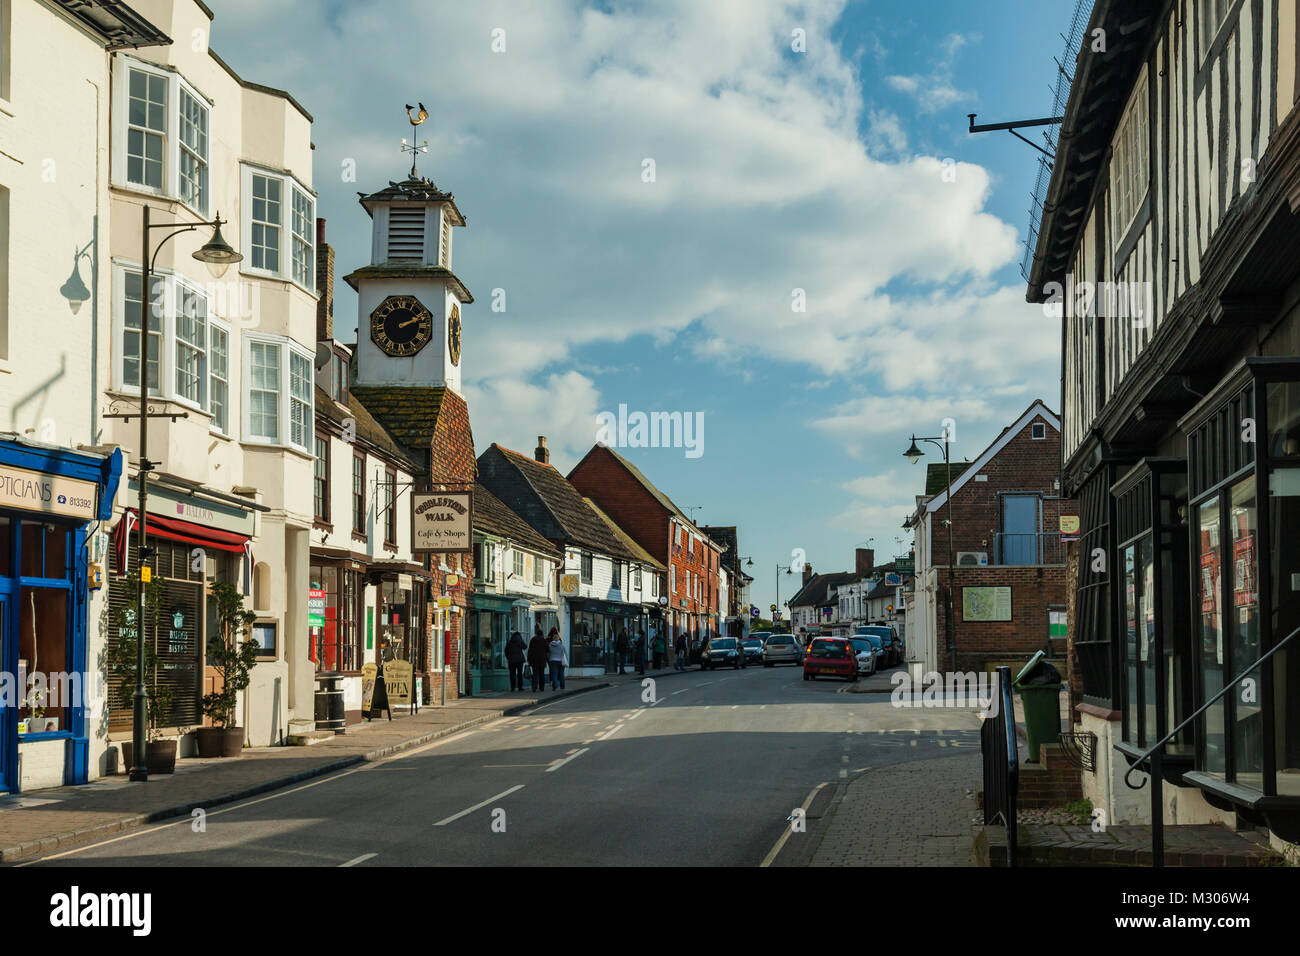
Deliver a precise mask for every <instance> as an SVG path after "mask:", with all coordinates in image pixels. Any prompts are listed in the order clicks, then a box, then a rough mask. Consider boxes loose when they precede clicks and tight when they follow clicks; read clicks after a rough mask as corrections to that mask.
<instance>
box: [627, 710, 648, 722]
mask: <svg viewBox="0 0 1300 956" xmlns="http://www.w3.org/2000/svg"><path fill="white" fill-rule="evenodd" d="M644 713H645V711H644V710H638V711H637V712H636V713H635V714H633V715H632V716H631V717H629V718H628V720H636V719H637V718H638V717H640V716H641V715H642V714H644Z"/></svg>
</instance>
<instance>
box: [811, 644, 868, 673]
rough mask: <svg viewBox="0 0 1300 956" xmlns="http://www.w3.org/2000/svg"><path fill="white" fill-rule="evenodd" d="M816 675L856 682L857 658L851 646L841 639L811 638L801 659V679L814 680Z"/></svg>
mask: <svg viewBox="0 0 1300 956" xmlns="http://www.w3.org/2000/svg"><path fill="white" fill-rule="evenodd" d="M818 674H822V675H830V676H832V677H843V678H844V679H845V680H847V681H857V679H858V657H857V654H856V653H855V652H854V649H853V645H852V644H851V643H849V641H848V640H846V639H845V638H842V637H815V638H813V639H812V641H811V642H810V643H809V645H808V653H807V654H805V655H804V658H803V679H804V680H816V679H817V675H818Z"/></svg>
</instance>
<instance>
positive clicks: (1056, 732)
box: [1012, 651, 1061, 763]
mask: <svg viewBox="0 0 1300 956" xmlns="http://www.w3.org/2000/svg"><path fill="white" fill-rule="evenodd" d="M1044 657H1045V655H1044V653H1043V652H1042V651H1038V652H1037V653H1035V654H1034V656H1033V657H1031V658H1030V659H1029V663H1028V664H1026V665H1025V667H1024V669H1023V670H1022V671H1021V672H1020V673H1019V674H1017V675H1016V679H1015V680H1014V681H1013V682H1012V685H1013V686H1014V687H1015V689H1016V693H1017V694H1019V695H1020V703H1021V705H1022V706H1023V707H1024V709H1025V737H1026V743H1027V745H1028V749H1029V761H1028V762H1029V763H1038V748H1039V747H1041V746H1042V745H1043V744H1053V743H1056V741H1057V740H1058V739H1059V738H1060V735H1061V672H1060V671H1058V670H1057V669H1056V668H1055V667H1053V666H1052V664H1051V663H1050V662H1048V661H1046V660H1044V659H1043V658H1044Z"/></svg>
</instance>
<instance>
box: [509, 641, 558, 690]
mask: <svg viewBox="0 0 1300 956" xmlns="http://www.w3.org/2000/svg"><path fill="white" fill-rule="evenodd" d="M506 664H507V665H508V666H509V668H510V689H511V690H512V691H522V690H523V689H524V665H525V664H527V665H528V670H529V671H530V674H529V676H530V678H531V680H532V689H533V691H534V692H540V691H543V690H545V689H546V678H547V675H548V674H549V676H550V679H551V690H563V689H564V669H565V668H566V667H568V666H569V649H568V647H566V646H565V644H564V641H563V640H562V639H561V638H560V629H559V628H558V627H552V628H551V632H550V634H548V635H547V636H546V637H542V629H541V628H540V627H539V628H537V629H536V631H534V632H533V639H532V640H531V641H529V642H528V643H527V644H525V643H524V637H523V635H522V634H520V633H519V632H518V631H515V632H514V633H513V634H511V635H510V640H509V641H507V642H506Z"/></svg>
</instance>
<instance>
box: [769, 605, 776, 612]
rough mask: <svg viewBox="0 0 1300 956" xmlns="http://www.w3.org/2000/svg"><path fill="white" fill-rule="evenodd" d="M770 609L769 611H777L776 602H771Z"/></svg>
mask: <svg viewBox="0 0 1300 956" xmlns="http://www.w3.org/2000/svg"><path fill="white" fill-rule="evenodd" d="M768 610H769V611H775V610H776V605H775V604H770V605H768Z"/></svg>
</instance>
